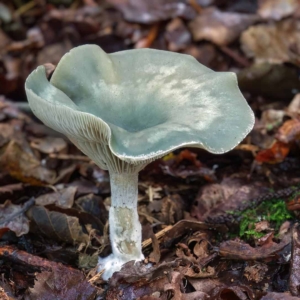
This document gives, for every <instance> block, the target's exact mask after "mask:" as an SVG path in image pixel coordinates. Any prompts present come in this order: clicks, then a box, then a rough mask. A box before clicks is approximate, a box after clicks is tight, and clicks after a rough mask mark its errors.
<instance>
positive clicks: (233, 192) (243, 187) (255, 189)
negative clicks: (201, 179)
mask: <svg viewBox="0 0 300 300" xmlns="http://www.w3.org/2000/svg"><path fill="white" fill-rule="evenodd" d="M264 191H267V188H266V187H264V186H263V183H262V182H255V181H253V182H252V183H248V182H246V181H245V180H243V179H238V178H233V179H231V178H226V179H224V180H223V181H222V182H221V184H217V183H214V184H208V185H205V186H203V187H202V188H201V189H200V190H199V192H198V195H197V197H196V200H195V201H194V205H193V206H192V209H191V216H193V217H196V218H197V219H198V220H200V221H207V222H224V220H230V219H232V218H233V220H232V221H234V218H235V216H234V217H232V212H233V211H240V210H243V209H245V208H246V207H247V205H249V204H250V203H251V202H250V201H251V200H252V199H255V198H257V197H258V196H259V195H261V193H263V192H264Z"/></svg>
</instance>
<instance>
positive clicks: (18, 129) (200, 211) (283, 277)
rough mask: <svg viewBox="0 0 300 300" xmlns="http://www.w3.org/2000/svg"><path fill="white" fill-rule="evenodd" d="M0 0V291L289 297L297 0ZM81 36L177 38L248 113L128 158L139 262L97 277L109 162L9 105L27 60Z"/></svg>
mask: <svg viewBox="0 0 300 300" xmlns="http://www.w3.org/2000/svg"><path fill="white" fill-rule="evenodd" d="M0 7H1V9H0V20H1V21H0V37H1V38H0V93H1V94H2V96H1V97H0V165H1V172H0V239H1V243H0V261H1V264H0V269H1V274H2V281H1V283H0V286H1V289H0V298H1V297H2V298H3V299H39V300H43V299H126V300H128V299H144V300H145V299H151V300H153V299H166V300H167V299H168V300H169V299H175V300H176V299H187V300H189V299H200V300H201V299H203V300H208V299H212V300H217V299H242V300H244V299H245V300H250V299H257V300H272V299H274V300H275V299H283V300H294V299H300V295H299V282H300V279H299V276H298V273H299V272H298V271H299V262H298V260H299V258H298V256H299V224H298V219H299V215H300V214H299V210H300V200H299V191H300V187H299V184H300V169H299V165H300V157H299V137H300V129H299V128H300V125H299V120H300V118H299V117H300V109H299V108H300V104H299V101H300V100H299V91H300V81H299V53H300V52H299V33H298V30H297V29H298V27H299V16H300V8H299V3H298V1H295V0H288V1H282V0H273V1H269V0H264V1H257V2H256V1H253V2H251V1H212V0H189V1H185V0H184V1H182V0H168V1H161V0H156V1H139V0H126V1H116V0H108V1H96V0H84V1H72V0H67V1H62V0H56V1H49V2H47V3H44V2H43V1H40V2H36V1H27V0H22V1H12V2H10V1H4V2H3V4H1V6H0ZM58 32H59V34H57V33H58ZM85 43H95V44H98V45H100V46H101V47H103V49H104V50H105V51H108V52H114V51H120V50H125V49H132V48H141V47H150V48H156V49H161V50H169V51H177V52H181V53H185V54H190V55H193V56H194V57H196V59H197V60H199V61H200V62H201V63H203V64H205V65H207V66H208V67H210V68H213V69H214V70H216V71H228V70H229V71H234V72H236V73H237V75H238V80H239V86H240V88H241V89H242V92H243V93H244V96H245V97H246V99H247V100H248V102H249V104H250V105H251V107H252V108H253V110H254V111H255V114H256V124H255V127H254V129H253V131H252V132H251V133H250V134H249V136H248V137H247V138H246V139H245V140H244V141H243V142H242V144H241V145H239V146H237V147H236V148H235V149H233V150H232V151H231V152H229V153H227V154H224V155H222V156H218V155H212V154H209V153H206V152H205V151H202V150H200V149H192V148H190V149H182V150H177V151H174V152H173V153H171V154H169V155H167V156H166V157H164V158H162V159H160V160H158V161H156V162H154V163H152V164H150V165H149V166H148V167H147V168H146V169H145V170H143V171H142V172H141V174H140V185H139V205H138V206H139V216H140V221H141V223H142V227H143V253H144V255H145V260H144V261H142V262H140V263H137V264H133V263H132V262H129V263H128V264H126V265H125V266H124V267H123V268H122V270H121V271H120V272H118V273H115V274H114V276H113V277H112V278H111V279H110V280H109V281H108V282H104V281H103V280H102V279H101V276H100V275H99V274H97V271H96V268H95V266H96V264H97V257H98V256H99V255H100V256H107V255H109V254H110V251H111V248H110V242H109V228H108V223H107V221H108V208H109V204H110V198H109V197H110V188H109V177H108V174H107V172H105V171H102V170H100V169H99V168H98V167H97V166H96V165H95V164H93V162H91V161H90V160H89V159H88V158H87V157H85V156H84V155H83V154H82V153H81V152H80V151H79V150H77V149H75V147H74V146H73V145H72V144H70V143H69V141H68V140H67V139H65V138H64V137H62V136H61V135H60V134H59V133H57V132H54V131H53V130H51V129H49V128H47V127H46V126H44V125H42V124H40V123H38V121H37V120H36V119H35V118H34V116H33V115H32V113H31V111H30V109H29V108H28V106H26V103H24V100H25V95H24V90H23V86H24V80H25V78H26V77H27V76H28V74H29V72H30V71H31V70H33V69H34V68H35V67H36V66H37V65H40V64H47V76H48V77H49V76H51V73H52V72H53V70H54V69H55V64H57V63H58V61H59V60H60V58H61V56H62V55H63V54H65V53H66V52H67V51H69V50H70V49H71V48H72V47H74V46H77V45H81V44H85ZM52 64H54V65H52Z"/></svg>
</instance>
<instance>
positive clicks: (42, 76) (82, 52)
mask: <svg viewBox="0 0 300 300" xmlns="http://www.w3.org/2000/svg"><path fill="white" fill-rule="evenodd" d="M25 89H26V94H27V97H28V101H29V105H30V107H31V109H32V111H33V113H34V114H35V115H36V116H37V117H38V118H39V119H40V120H42V121H43V122H44V123H45V124H46V125H47V126H49V127H51V128H53V129H54V130H57V131H58V132H61V133H63V134H65V135H66V136H67V137H68V138H69V139H70V140H71V141H72V142H73V143H74V144H75V145H76V146H77V147H78V148H79V149H80V150H81V151H82V152H83V153H85V154H86V155H87V156H88V157H90V158H91V159H92V160H93V161H94V162H95V163H96V164H97V165H98V166H99V167H100V168H102V169H105V170H108V171H109V174H110V184H111V207H110V209H109V226H110V241H111V246H112V254H111V255H110V256H108V257H106V258H99V271H101V270H104V273H103V275H102V277H103V278H104V279H109V278H110V277H111V276H112V274H113V273H114V272H116V271H118V270H120V269H121V267H122V265H123V264H124V263H126V262H128V261H132V260H134V261H139V260H142V259H143V258H144V256H143V254H142V250H141V225H140V222H139V218H138V213H137V196H138V173H139V171H140V170H141V169H143V168H144V167H145V166H146V165H147V164H149V163H150V162H151V161H153V160H155V159H157V158H159V157H162V156H164V155H166V154H167V153H170V152H171V151H173V150H175V149H178V148H180V147H186V146H188V147H198V148H203V149H206V150H207V151H209V152H212V153H224V152H226V151H229V150H231V149H232V148H234V147H235V146H236V145H237V144H238V143H240V142H241V141H242V140H243V138H244V137H245V136H246V135H247V134H248V133H249V132H250V130H251V129H252V127H253V123H254V115H253V112H252V110H251V108H250V107H249V106H248V104H247V102H246V101H245V99H244V97H243V96H242V94H241V92H240V91H239V89H238V85H237V79H236V75H235V74H234V73H229V72H224V73H223V72H220V73H219V72H214V71H212V70H210V69H208V68H207V67H205V66H203V65H201V64H200V63H199V62H198V61H197V60H196V59H195V58H193V57H192V56H189V55H185V54H178V53H172V52H167V51H160V50H154V49H136V50H127V51H121V52H117V53H112V54H106V53H105V52H104V51H103V50H102V49H101V48H100V47H98V46H96V45H84V46H79V47H76V48H74V49H72V50H71V51H70V52H69V53H67V54H65V55H64V56H63V57H62V59H61V60H60V62H59V64H58V65H57V67H56V69H55V71H54V73H53V75H52V78H51V80H50V81H48V79H47V77H46V73H45V68H44V66H39V67H38V68H37V69H36V70H34V71H33V72H32V73H31V74H30V75H29V76H28V78H27V80H26V83H25Z"/></svg>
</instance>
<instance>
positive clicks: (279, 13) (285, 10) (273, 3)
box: [257, 0, 300, 21]
mask: <svg viewBox="0 0 300 300" xmlns="http://www.w3.org/2000/svg"><path fill="white" fill-rule="evenodd" d="M258 4H259V8H258V11H257V13H258V14H259V15H260V16H261V17H262V18H264V19H268V20H276V21H278V20H281V19H283V18H284V17H287V16H290V15H292V14H293V13H294V12H295V11H296V10H297V8H298V6H299V4H300V3H299V1H297V0H259V1H258Z"/></svg>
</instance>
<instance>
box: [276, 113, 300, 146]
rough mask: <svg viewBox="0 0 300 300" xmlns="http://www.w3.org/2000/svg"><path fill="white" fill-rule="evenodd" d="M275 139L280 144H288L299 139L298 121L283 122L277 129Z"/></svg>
mask: <svg viewBox="0 0 300 300" xmlns="http://www.w3.org/2000/svg"><path fill="white" fill-rule="evenodd" d="M276 138H277V139H278V140H279V141H280V142H282V143H286V144H287V143H290V142H294V141H295V140H298V139H299V138H300V120H298V119H292V120H288V121H285V122H284V124H283V125H282V126H281V127H280V128H279V129H278V132H277V134H276Z"/></svg>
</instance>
